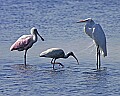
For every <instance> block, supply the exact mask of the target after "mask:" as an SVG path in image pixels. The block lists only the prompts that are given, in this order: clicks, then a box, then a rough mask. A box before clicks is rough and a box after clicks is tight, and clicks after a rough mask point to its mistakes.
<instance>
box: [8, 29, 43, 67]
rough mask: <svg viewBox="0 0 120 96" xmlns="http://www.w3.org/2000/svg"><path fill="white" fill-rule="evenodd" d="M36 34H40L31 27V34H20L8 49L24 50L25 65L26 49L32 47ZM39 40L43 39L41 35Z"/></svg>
mask: <svg viewBox="0 0 120 96" xmlns="http://www.w3.org/2000/svg"><path fill="white" fill-rule="evenodd" d="M37 35H38V36H40V34H39V33H38V31H37V29H36V28H35V27H33V28H32V29H31V35H23V36H21V37H20V38H19V39H18V40H17V41H16V42H15V43H14V44H13V45H12V46H11V47H10V51H13V50H18V51H23V50H25V53H24V64H25V66H26V54H27V50H28V49H29V48H31V47H32V45H33V44H34V43H35V42H37V39H38V38H37ZM40 38H41V40H42V41H44V39H43V38H42V36H40Z"/></svg>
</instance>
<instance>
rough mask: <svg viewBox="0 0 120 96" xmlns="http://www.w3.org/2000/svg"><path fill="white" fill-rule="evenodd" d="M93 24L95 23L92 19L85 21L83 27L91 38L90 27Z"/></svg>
mask: <svg viewBox="0 0 120 96" xmlns="http://www.w3.org/2000/svg"><path fill="white" fill-rule="evenodd" d="M94 24H95V23H94V21H92V22H87V24H86V25H85V27H84V31H85V33H86V34H87V35H88V36H90V37H91V38H92V31H93V29H92V27H93V25H94Z"/></svg>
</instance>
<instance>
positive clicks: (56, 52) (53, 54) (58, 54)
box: [40, 48, 79, 69]
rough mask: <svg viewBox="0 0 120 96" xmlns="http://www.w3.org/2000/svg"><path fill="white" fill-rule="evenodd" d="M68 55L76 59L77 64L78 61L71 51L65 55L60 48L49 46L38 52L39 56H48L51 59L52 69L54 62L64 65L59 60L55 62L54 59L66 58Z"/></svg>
mask: <svg viewBox="0 0 120 96" xmlns="http://www.w3.org/2000/svg"><path fill="white" fill-rule="evenodd" d="M69 56H73V57H74V58H75V59H76V60H77V63H78V64H79V62H78V59H77V58H76V56H75V55H74V53H73V52H69V53H67V54H66V55H65V53H64V51H63V50H62V49H60V48H50V49H47V50H46V51H43V52H42V53H41V54H40V57H48V58H52V60H51V64H53V69H54V65H55V64H59V65H61V66H62V67H64V65H63V64H61V63H60V62H55V61H56V59H58V58H65V59H66V58H68V57H69Z"/></svg>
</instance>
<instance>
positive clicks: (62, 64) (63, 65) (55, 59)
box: [54, 59, 64, 67]
mask: <svg viewBox="0 0 120 96" xmlns="http://www.w3.org/2000/svg"><path fill="white" fill-rule="evenodd" d="M55 61H56V59H54V64H59V65H61V66H62V67H64V65H63V64H61V63H60V62H55Z"/></svg>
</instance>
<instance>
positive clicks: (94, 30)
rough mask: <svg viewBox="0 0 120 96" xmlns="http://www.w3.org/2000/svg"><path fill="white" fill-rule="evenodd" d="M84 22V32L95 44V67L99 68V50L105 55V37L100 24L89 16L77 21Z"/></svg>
mask: <svg viewBox="0 0 120 96" xmlns="http://www.w3.org/2000/svg"><path fill="white" fill-rule="evenodd" d="M82 22H86V25H85V27H84V31H85V33H86V34H87V35H88V36H90V38H92V39H93V41H94V42H95V44H96V46H97V69H100V66H101V62H100V51H101V52H102V53H103V56H104V57H105V56H107V48H106V37H105V34H104V31H103V29H102V27H101V26H100V24H96V23H95V22H94V21H93V20H92V19H91V18H88V19H85V20H81V21H78V22H77V23H82Z"/></svg>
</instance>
